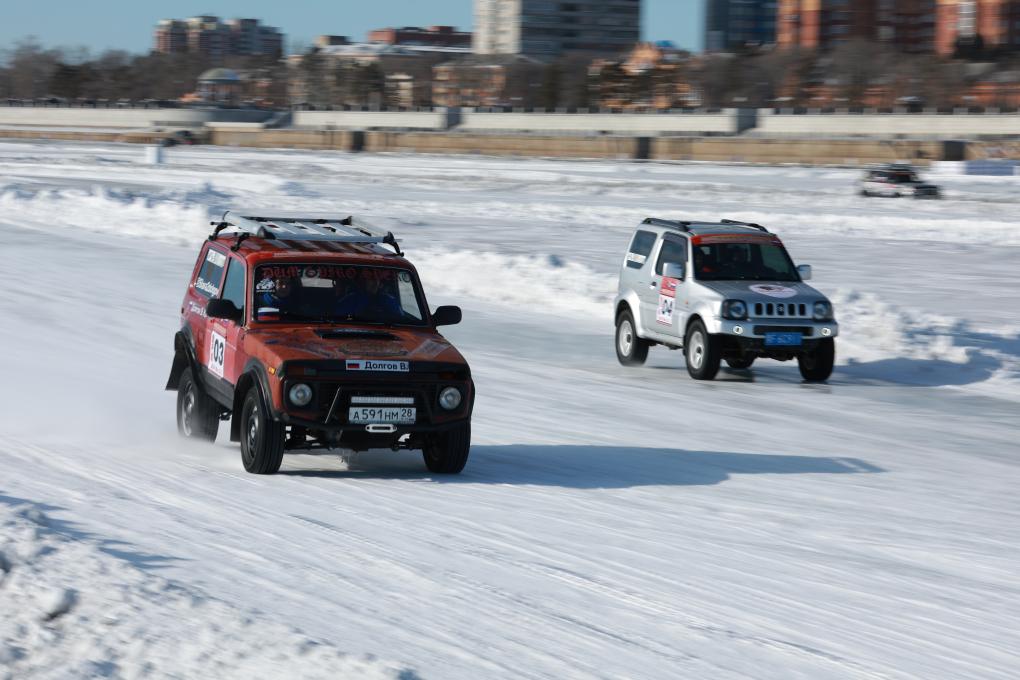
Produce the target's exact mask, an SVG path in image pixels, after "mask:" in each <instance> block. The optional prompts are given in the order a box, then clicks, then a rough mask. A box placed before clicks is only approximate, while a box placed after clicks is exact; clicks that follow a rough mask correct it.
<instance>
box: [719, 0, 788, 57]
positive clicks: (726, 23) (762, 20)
mask: <svg viewBox="0 0 1020 680" xmlns="http://www.w3.org/2000/svg"><path fill="white" fill-rule="evenodd" d="M777 10H778V2H777V0H708V5H707V7H706V13H705V49H706V50H707V51H709V52H723V51H727V50H733V49H739V48H741V47H746V46H749V45H768V44H770V43H774V42H775V41H776V12H777Z"/></svg>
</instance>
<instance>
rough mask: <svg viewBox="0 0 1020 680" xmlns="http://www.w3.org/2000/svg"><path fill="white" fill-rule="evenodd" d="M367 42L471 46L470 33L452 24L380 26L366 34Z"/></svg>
mask: <svg viewBox="0 0 1020 680" xmlns="http://www.w3.org/2000/svg"><path fill="white" fill-rule="evenodd" d="M368 42H378V43H385V44H387V45H422V46H427V45H434V46H436V47H471V34H470V33H467V32H465V31H458V30H457V29H456V28H454V27H453V26H429V27H427V28H418V27H417V26H405V27H404V28H380V29H377V30H375V31H371V32H370V33H369V34H368Z"/></svg>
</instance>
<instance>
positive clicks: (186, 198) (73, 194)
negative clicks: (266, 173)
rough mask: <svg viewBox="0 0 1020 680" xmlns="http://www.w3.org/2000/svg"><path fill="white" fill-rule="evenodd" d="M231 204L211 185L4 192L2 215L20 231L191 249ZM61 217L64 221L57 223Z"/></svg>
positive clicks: (0, 193) (13, 189)
mask: <svg viewBox="0 0 1020 680" xmlns="http://www.w3.org/2000/svg"><path fill="white" fill-rule="evenodd" d="M218 202H222V203H225V204H229V202H230V198H229V196H228V195H225V194H223V193H221V192H218V191H216V190H215V189H213V188H212V187H211V186H210V185H206V187H205V188H204V189H203V190H200V191H182V192H167V193H165V194H158V193H150V192H135V191H130V190H123V191H120V190H115V189H110V188H107V187H87V188H81V189H77V188H76V189H42V190H39V189H33V188H24V187H12V186H5V187H0V211H3V212H4V213H6V214H8V215H16V216H17V224H18V225H19V226H23V227H28V228H35V227H40V226H44V225H45V226H46V227H50V226H51V225H53V224H54V222H55V221H56V222H57V223H58V224H60V225H61V226H62V227H65V228H66V227H71V228H74V229H82V230H85V231H91V232H98V233H105V234H125V235H128V236H140V237H143V238H147V239H152V240H157V241H162V242H167V243H173V244H176V245H191V244H194V243H195V242H197V241H200V240H201V239H203V238H205V237H206V236H208V234H209V232H210V227H209V210H210V206H211V205H215V204H216V203H218ZM57 216H59V220H57V219H56V218H57Z"/></svg>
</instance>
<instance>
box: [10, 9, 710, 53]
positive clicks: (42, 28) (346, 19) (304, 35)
mask: <svg viewBox="0 0 1020 680" xmlns="http://www.w3.org/2000/svg"><path fill="white" fill-rule="evenodd" d="M643 4H644V13H643V17H642V34H641V39H642V40H671V41H673V42H674V43H676V44H677V46H678V47H683V48H687V49H691V50H696V51H698V50H701V49H702V48H703V42H704V40H703V38H704V1H703V0H644V2H643ZM60 5H63V7H61V8H60V9H59V10H58V11H57V12H54V8H53V7H52V5H46V6H43V5H38V4H36V5H33V4H31V3H18V4H17V5H14V6H12V7H8V8H5V14H7V17H5V19H6V20H5V21H4V22H2V23H0V49H4V48H9V47H13V45H14V44H15V43H16V42H17V41H18V40H21V39H23V38H28V37H30V36H34V37H35V38H36V39H38V41H39V42H40V43H42V44H43V45H44V46H46V47H69V48H76V47H86V48H88V49H89V50H90V51H92V52H93V53H96V52H102V51H104V50H107V49H121V50H126V51H128V52H133V53H143V52H148V51H149V50H150V49H151V48H152V36H153V31H154V30H155V27H156V24H157V23H158V22H159V20H160V19H167V18H185V17H190V16H196V15H201V14H214V15H218V16H220V17H222V18H224V19H229V18H239V17H243V18H255V19H259V20H260V21H262V22H263V23H265V24H268V25H270V26H276V27H278V28H279V29H280V31H281V32H282V33H283V34H284V35H285V36H286V47H287V50H288V51H289V50H291V49H292V48H293V47H294V46H305V45H311V44H312V42H313V41H314V39H315V37H316V36H318V35H321V34H340V35H348V36H350V37H351V38H352V39H353V40H364V39H365V37H366V35H367V34H368V32H369V31H371V30H373V29H378V28H384V27H399V26H414V25H420V26H425V25H433V24H445V25H451V26H457V27H458V28H460V29H461V30H472V28H473V25H474V17H473V12H474V2H473V0H433V1H432V2H430V3H421V2H417V1H416V0H378V2H376V3H374V4H373V5H372V6H371V7H363V6H352V7H327V8H324V7H322V6H321V4H319V3H309V2H296V3H290V4H287V5H285V6H281V5H280V3H276V2H269V1H268V0H248V1H246V2H242V1H240V0H220V1H216V2H210V1H207V0H204V1H203V2H201V3H195V4H192V3H180V2H170V1H166V0H156V1H154V2H148V3H145V4H144V5H139V4H138V3H133V2H128V0H103V1H101V2H95V3H77V2H71V1H70V0H67V1H66V2H61V3H60ZM97 6H98V7H99V9H100V10H101V11H97ZM112 15H116V17H117V19H116V21H111V20H110V16H112ZM54 16H57V17H59V18H58V19H56V20H54Z"/></svg>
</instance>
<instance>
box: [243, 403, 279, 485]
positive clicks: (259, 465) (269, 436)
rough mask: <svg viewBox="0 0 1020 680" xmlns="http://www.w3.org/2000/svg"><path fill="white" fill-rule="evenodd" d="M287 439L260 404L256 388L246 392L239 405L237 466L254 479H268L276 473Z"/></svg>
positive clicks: (264, 407)
mask: <svg viewBox="0 0 1020 680" xmlns="http://www.w3.org/2000/svg"><path fill="white" fill-rule="evenodd" d="M286 438H287V426H286V425H284V424H283V423H280V422H277V421H276V420H274V419H273V417H272V415H270V413H269V409H267V408H266V405H265V404H264V403H263V401H262V395H261V394H260V393H259V388H258V387H257V386H253V387H252V388H251V389H250V390H248V394H247V395H245V397H244V402H242V404H241V462H242V463H244V469H245V470H247V471H248V472H251V473H253V474H256V475H271V474H274V473H276V472H277V471H278V470H279V469H280V464H281V463H282V462H283V449H284V444H285V443H286Z"/></svg>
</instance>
